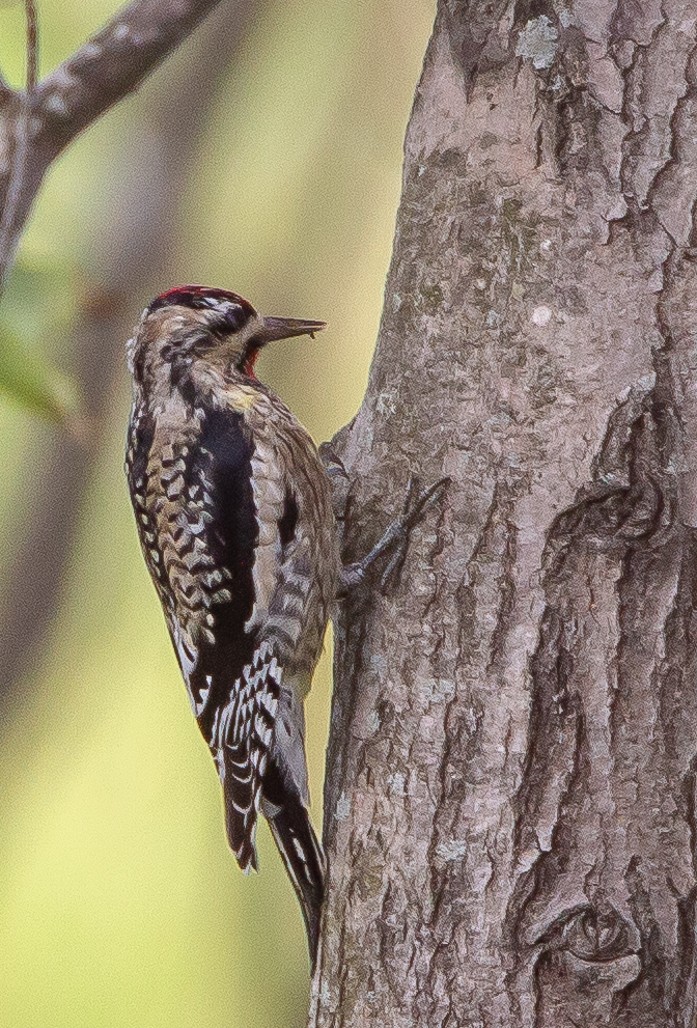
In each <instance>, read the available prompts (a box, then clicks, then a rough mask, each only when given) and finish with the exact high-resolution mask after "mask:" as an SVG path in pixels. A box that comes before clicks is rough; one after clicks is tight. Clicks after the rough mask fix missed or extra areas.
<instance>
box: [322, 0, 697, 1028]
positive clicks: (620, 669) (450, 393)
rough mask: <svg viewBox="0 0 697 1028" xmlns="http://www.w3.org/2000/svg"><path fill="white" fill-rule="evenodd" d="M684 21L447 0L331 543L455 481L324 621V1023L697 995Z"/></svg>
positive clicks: (646, 1010)
mask: <svg viewBox="0 0 697 1028" xmlns="http://www.w3.org/2000/svg"><path fill="white" fill-rule="evenodd" d="M696 24H697V7H696V5H695V4H694V3H688V2H677V0H663V2H662V3H661V2H659V0H645V2H644V3H642V4H638V3H632V2H629V0H620V2H618V3H604V2H602V0H578V2H575V3H574V4H573V6H571V4H569V5H567V6H565V5H564V4H562V3H561V2H554V3H552V2H545V0H542V2H535V3H510V2H509V3H507V2H501V0H499V2H494V3H487V4H483V3H463V2H462V0H442V2H441V3H440V5H439V10H438V15H437V19H436V26H435V30H434V35H433V38H432V40H431V43H430V46H429V49H428V52H427V55H426V59H425V66H424V71H423V76H422V80H421V83H420V85H419V88H418V92H417V96H416V101H415V105H414V110H413V113H412V118H411V122H410V125H409V129H408V134H407V140H406V160H405V168H404V191H403V196H402V202H401V206H400V211H399V216H398V223H397V233H396V239H395V246H394V255H393V259H392V265H391V268H390V273H389V278H388V283H387V290H386V300H385V310H384V315H383V321H382V326H381V330H380V337H379V342H378V348H377V352H376V356H375V360H374V363H373V367H372V371H371V375H370V381H369V385H368V390H367V394H366V398H365V402H364V403H363V406H362V408H361V410H360V412H359V414H358V416H357V418H356V419H355V421H354V422H352V424H351V425H349V426H348V427H347V428H346V429H344V430H343V431H342V432H341V433H339V435H338V436H337V438H336V439H335V441H334V450H335V453H336V455H337V458H338V462H340V464H341V465H343V468H344V469H345V472H346V479H342V483H343V485H344V486H345V489H344V496H343V500H342V505H343V506H344V510H345V526H346V540H345V550H346V559H347V560H348V559H355V558H356V557H357V556H360V555H361V554H362V553H363V552H365V551H366V549H367V548H368V547H369V546H370V545H371V543H373V542H374V541H375V539H376V537H377V535H378V534H379V531H380V529H381V528H382V527H383V526H384V525H385V523H386V522H387V521H388V520H389V519H390V517H391V516H393V515H394V511H395V507H396V506H397V504H398V503H399V498H400V496H401V495H402V493H403V490H404V489H405V486H406V481H407V478H408V476H409V473H410V472H416V473H418V474H419V475H420V477H421V479H422V481H424V482H430V481H432V480H434V479H436V478H438V477H439V476H441V475H443V474H446V475H449V476H450V477H451V478H452V484H451V486H450V487H449V490H448V493H447V495H446V498H445V501H444V503H443V504H442V506H441V507H440V508H438V509H437V510H435V511H434V510H432V511H431V512H430V513H429V515H428V517H427V519H426V521H425V522H424V523H423V524H422V525H421V526H420V527H419V529H417V531H416V532H415V533H414V538H413V540H412V545H411V549H410V551H409V555H408V558H407V561H406V564H405V566H404V569H403V573H402V579H401V584H400V585H399V587H398V589H397V590H395V591H393V592H392V593H390V594H388V595H387V596H382V595H381V594H380V593H379V591H378V590H372V591H371V590H369V589H366V590H364V591H363V592H361V593H360V594H359V595H355V596H352V597H351V598H350V600H349V601H348V602H347V603H346V604H345V605H344V607H343V609H342V611H341V612H340V615H339V617H338V621H337V626H336V635H337V646H336V686H335V688H336V693H335V697H336V698H335V704H334V712H333V723H332V735H331V742H330V750H329V757H328V781H327V790H326V797H325V814H326V817H325V822H326V825H325V837H326V844H327V848H328V855H329V861H330V891H329V899H328V904H327V910H326V917H325V930H324V939H323V948H322V952H321V956H320V963H319V968H318V973H317V976H316V980H315V987H314V997H313V1011H312V1014H311V1018H310V1024H311V1025H312V1026H313V1028H328V1026H330V1025H331V1026H332V1028H348V1026H356V1028H357V1026H361V1028H367V1026H373V1025H374V1026H381V1028H383V1026H384V1028H397V1026H399V1028H407V1026H409V1028H412V1026H424V1028H425V1026H427V1028H456V1026H471V1028H475V1026H477V1028H493V1026H496V1028H499V1026H500V1028H511V1026H513V1028H517V1026H525V1028H528V1026H535V1028H543V1026H544V1028H562V1026H571V1025H583V1026H584V1028H591V1026H596V1025H597V1026H600V1025H613V1026H632V1028H649V1026H650V1028H666V1026H668V1025H671V1026H672V1025H674V1026H681V1028H688V1026H694V1025H695V1024H696V1023H697V946H696V939H695V932H696V916H695V913H696V912H695V898H696V895H697V891H696V888H697V879H696V865H695V843H696V833H697V823H696V820H695V780H696V769H697V747H696V735H697V694H696V692H695V655H694V651H695V646H694V642H695V635H696V634H697V620H696V619H695V614H694V608H695V606H697V601H696V599H695V590H696V587H697V535H696V533H695V526H697V388H696V387H695V381H696V378H697V348H696V347H695V338H697V337H696V335H695V332H696V328H697V325H696V321H697V316H696V315H697V305H696V302H695V287H696V284H697V283H696V281H695V279H696V265H695V263H694V260H695V251H694V250H693V249H692V247H693V245H694V240H693V235H694V218H693V214H694V210H695V203H696V200H697V119H696V115H697V100H696V94H695V86H694V83H695V72H696V70H697V69H696V64H695V53H696V51H697V44H696ZM335 470H336V469H335Z"/></svg>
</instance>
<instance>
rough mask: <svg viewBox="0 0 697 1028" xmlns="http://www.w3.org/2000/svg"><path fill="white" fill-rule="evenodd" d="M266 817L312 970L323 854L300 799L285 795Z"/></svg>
mask: <svg viewBox="0 0 697 1028" xmlns="http://www.w3.org/2000/svg"><path fill="white" fill-rule="evenodd" d="M276 809H278V813H276ZM267 816H268V819H269V827H270V828H271V834H272V835H273V837H274V841H275V843H276V845H277V846H278V850H279V853H280V854H281V857H282V859H283V863H284V864H285V865H286V871H287V872H288V877H289V878H290V880H291V882H292V883H293V888H294V889H295V893H296V895H297V897H298V900H299V902H300V907H301V909H302V912H303V917H304V919H305V929H306V931H307V944H308V948H309V950H310V960H311V962H312V969H313V971H314V968H315V962H316V960H317V945H318V943H319V929H320V916H321V913H322V902H323V900H324V878H325V858H324V853H323V852H322V847H321V845H320V843H319V840H318V838H317V836H316V835H315V831H314V828H313V827H312V822H311V821H310V816H309V814H308V812H307V810H306V808H305V806H304V804H303V803H302V802H301V800H300V799H299V797H297V796H294V795H290V796H286V797H285V798H284V802H283V805H282V806H281V807H280V808H274V810H273V812H272V811H269V813H268V815H267Z"/></svg>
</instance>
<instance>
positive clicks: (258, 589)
mask: <svg viewBox="0 0 697 1028" xmlns="http://www.w3.org/2000/svg"><path fill="white" fill-rule="evenodd" d="M324 327H325V324H324V322H322V321H303V320H297V319H294V318H276V317H262V316H261V315H260V314H258V313H257V311H256V310H255V308H254V307H253V306H252V305H251V304H250V303H249V302H248V301H247V300H245V299H243V298H242V297H241V296H238V295H237V294H236V293H232V292H228V291H227V290H224V289H212V288H208V287H205V286H193V285H189V286H179V287H177V288H175V289H171V290H169V291H168V292H166V293H163V294H162V295H160V296H158V297H156V298H155V299H154V300H153V301H152V302H151V303H150V304H149V305H148V306H147V307H146V308H145V310H144V311H143V314H142V316H141V319H140V322H139V323H138V325H137V326H136V329H135V333H134V336H133V338H132V339H131V340H130V341H129V343H128V363H129V369H130V371H131V374H132V378H133V406H132V411H131V419H130V425H129V430H128V441H127V454H126V474H127V477H128V483H129V488H130V493H131V501H132V504H133V509H134V513H135V517H136V523H137V527H138V533H139V536H140V542H141V547H142V550H143V554H144V557H145V561H146V564H147V567H148V570H149V572H150V575H151V577H152V580H153V582H154V585H155V588H156V590H157V593H158V595H159V598H160V601H161V604H162V608H163V611H164V616H165V620H166V623H167V627H168V629H169V634H170V636H171V639H172V643H173V646H174V650H175V653H176V656H177V660H178V663H179V667H180V669H181V673H182V676H183V678H184V681H185V684H186V687H187V691H188V694H189V699H190V702H191V706H192V709H193V712H194V715H195V717H196V720H197V722H198V725H199V728H200V730H201V732H202V733H203V736H204V738H205V740H206V742H207V744H208V746H209V748H210V750H211V754H212V756H213V759H214V761H215V764H216V767H217V770H218V774H219V776H220V780H221V783H222V787H223V796H224V805H225V824H226V830H227V838H228V841H229V844H230V847H231V849H232V851H233V853H234V855H235V857H236V859H237V862H238V864H239V865H240V867H241V868H242V870H243V871H245V872H249V871H250V870H252V869H256V867H257V856H256V845H255V836H256V827H257V817H258V813H259V811H260V810H261V812H262V813H263V814H264V815H265V817H266V818H267V820H268V823H269V826H270V828H271V832H272V835H273V837H274V840H275V842H276V845H277V846H278V849H279V851H280V854H281V857H282V858H283V862H284V864H285V866H286V869H287V871H288V874H289V876H290V879H291V881H292V883H293V886H294V888H295V891H296V894H297V896H298V899H299V901H300V905H301V908H302V912H303V916H304V920H305V925H306V929H307V936H308V945H309V949H310V956H311V960H312V963H313V966H314V962H315V958H316V953H317V943H318V936H319V919H320V911H321V905H322V899H323V894H324V856H323V853H322V849H321V846H320V844H319V842H318V840H317V837H316V835H315V832H314V830H313V827H312V824H311V822H310V818H309V815H308V812H307V805H308V781H307V778H308V776H307V763H306V758H305V745H304V737H305V722H304V714H303V701H304V698H305V696H306V694H307V692H308V690H309V687H310V683H311V680H312V675H313V672H314V669H315V666H316V664H317V660H318V658H319V654H320V650H321V647H322V641H323V636H324V632H325V628H326V625H327V620H328V618H329V614H330V610H331V607H332V604H333V603H334V601H335V599H336V597H337V595H338V594H339V593H340V592H341V591H342V590H343V591H345V590H346V589H348V588H349V587H351V586H355V585H357V584H359V583H360V582H361V581H363V579H364V578H365V575H366V572H367V570H368V568H369V567H370V565H371V564H372V563H373V562H374V561H375V560H376V559H377V557H379V556H380V555H381V554H382V553H385V552H386V551H388V550H391V551H392V559H391V561H390V565H389V567H388V569H387V572H386V575H387V576H389V575H390V574H392V573H393V572H394V570H395V569H396V568H398V567H399V566H401V561H402V560H403V556H404V552H405V547H406V545H407V540H408V532H409V530H410V528H411V526H412V525H413V524H414V523H415V521H416V520H417V519H418V518H419V517H420V515H421V513H422V511H423V510H424V509H425V508H426V506H428V505H429V504H430V503H431V502H432V501H433V500H434V498H435V496H436V494H437V492H438V490H439V489H440V487H441V486H442V485H443V484H444V481H445V480H443V481H441V482H438V483H436V485H435V486H432V487H431V489H429V490H426V491H425V492H423V493H421V494H420V495H417V493H418V489H417V488H416V486H415V481H412V483H411V484H410V489H409V493H408V496H407V502H406V504H405V508H404V512H403V514H402V516H401V518H398V519H397V521H396V522H395V523H394V524H393V525H392V526H390V528H389V529H388V530H387V532H386V533H385V535H384V536H383V537H382V539H381V540H380V541H379V542H378V543H377V544H376V546H375V547H373V549H372V550H371V552H370V553H369V554H368V555H367V556H366V557H365V558H364V559H363V560H362V561H358V562H356V563H354V564H351V565H349V566H348V567H347V568H343V569H342V567H341V563H340V558H339V547H338V541H337V531H336V526H335V522H334V515H333V512H332V502H331V487H330V480H329V478H328V476H327V474H326V473H325V470H324V467H323V464H322V461H321V460H320V457H319V455H318V452H317V450H316V448H315V446H314V443H313V442H312V440H311V439H310V436H309V435H308V434H307V432H306V431H305V429H304V428H303V427H302V426H301V425H300V423H299V422H298V421H297V419H296V418H295V417H294V416H293V414H291V412H290V411H289V410H288V408H287V407H286V406H285V404H284V403H283V402H282V401H281V400H280V399H279V398H278V397H277V396H276V395H275V394H274V393H273V392H272V391H271V390H270V389H269V388H268V387H267V386H265V385H263V384H262V383H261V382H260V381H259V380H258V379H257V378H256V375H255V373H254V365H255V361H256V359H257V357H258V355H259V352H260V351H261V349H262V347H264V346H265V345H266V344H267V343H269V342H271V341H272V340H276V339H285V338H288V337H291V336H299V335H311V336H312V335H314V333H315V332H318V331H319V330H320V329H323V328H324Z"/></svg>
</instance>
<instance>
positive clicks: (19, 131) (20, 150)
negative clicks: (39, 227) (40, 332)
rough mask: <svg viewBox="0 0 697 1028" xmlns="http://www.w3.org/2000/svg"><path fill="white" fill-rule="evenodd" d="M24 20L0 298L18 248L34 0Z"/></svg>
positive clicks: (34, 45)
mask: <svg viewBox="0 0 697 1028" xmlns="http://www.w3.org/2000/svg"><path fill="white" fill-rule="evenodd" d="M24 10H25V13H26V20H27V45H26V55H27V68H26V89H25V91H24V93H20V108H19V112H18V114H17V118H16V122H15V124H16V131H15V147H14V153H13V155H12V167H11V169H10V180H9V183H8V186H7V193H6V194H5V205H4V208H3V211H2V217H1V218H0V295H2V290H3V287H4V285H5V278H6V277H7V272H8V269H9V267H10V265H11V262H12V260H13V258H14V255H15V251H16V249H17V246H18V245H19V233H17V232H15V218H16V216H17V211H18V208H19V205H20V201H21V199H22V193H23V191H24V183H25V179H26V172H27V164H28V157H29V123H30V119H31V108H32V100H33V96H34V91H35V89H36V73H37V65H38V18H37V14H36V4H35V2H34V0H24Z"/></svg>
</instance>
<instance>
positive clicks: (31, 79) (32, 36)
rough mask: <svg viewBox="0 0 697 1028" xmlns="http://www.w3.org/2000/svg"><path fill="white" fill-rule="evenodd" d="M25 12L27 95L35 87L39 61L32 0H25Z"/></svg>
mask: <svg viewBox="0 0 697 1028" xmlns="http://www.w3.org/2000/svg"><path fill="white" fill-rule="evenodd" d="M25 8H26V12H27V85H26V89H27V96H31V94H32V93H33V92H34V90H35V89H36V81H37V68H38V63H39V43H38V36H39V22H38V18H37V14H36V4H35V3H34V0H25Z"/></svg>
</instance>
